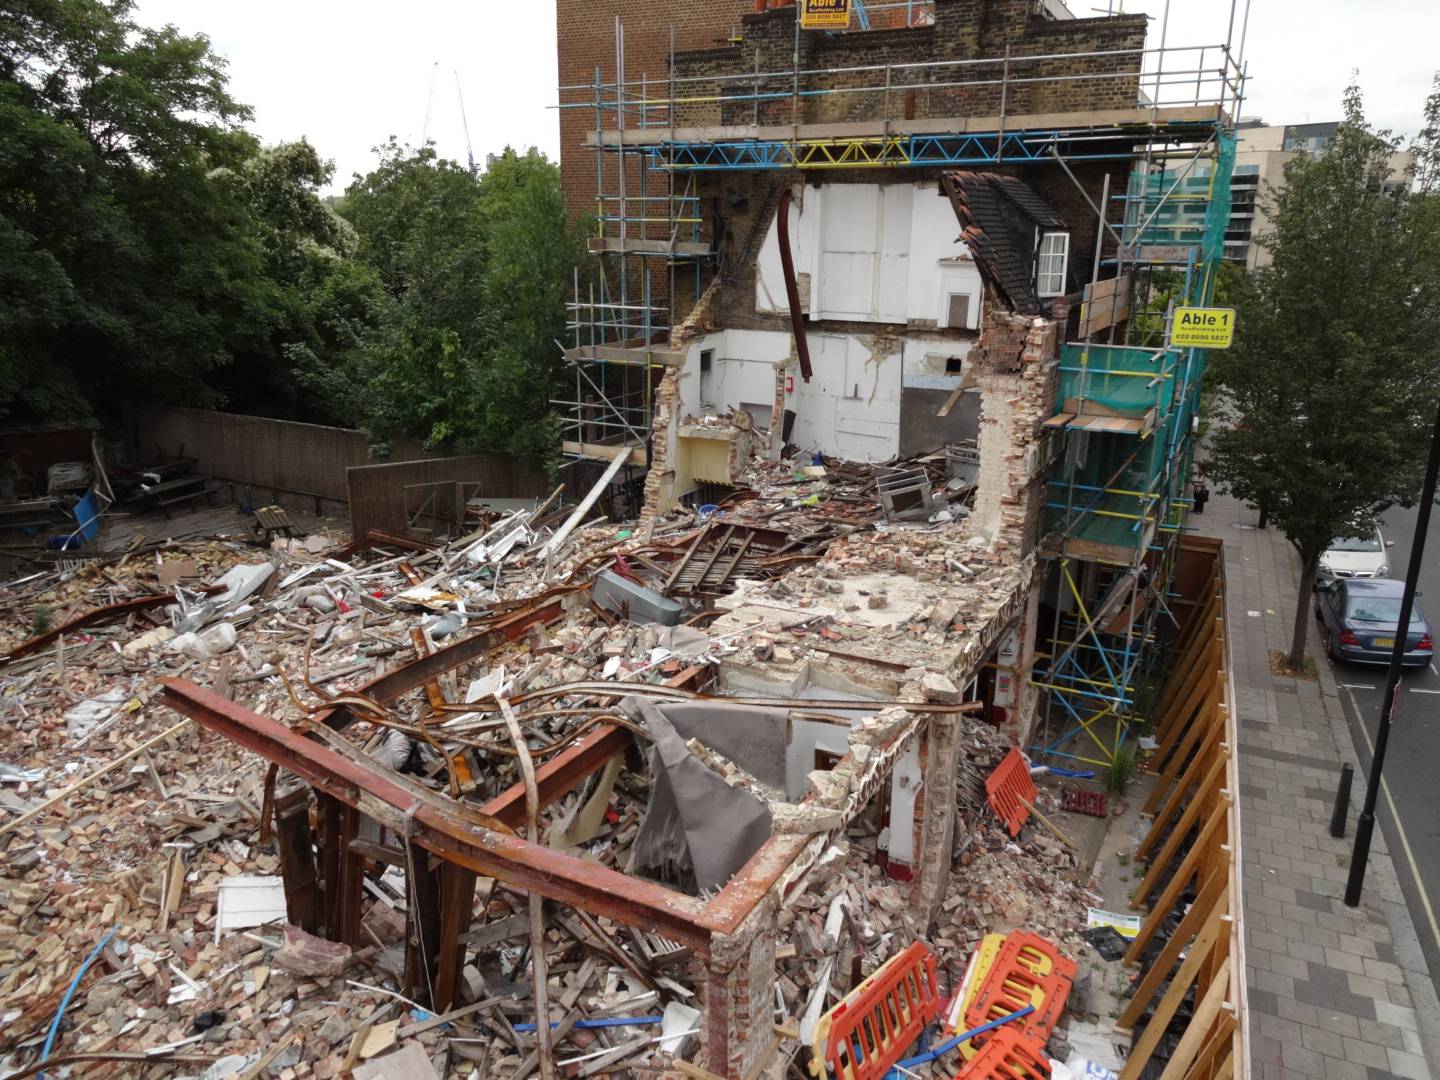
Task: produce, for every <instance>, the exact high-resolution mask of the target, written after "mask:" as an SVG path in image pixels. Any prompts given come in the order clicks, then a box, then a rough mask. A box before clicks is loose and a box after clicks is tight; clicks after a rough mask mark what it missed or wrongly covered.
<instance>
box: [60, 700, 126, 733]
mask: <svg viewBox="0 0 1440 1080" xmlns="http://www.w3.org/2000/svg"><path fill="white" fill-rule="evenodd" d="M129 699H130V695H129V694H128V693H127V692H126V691H124V690H111V691H109V692H107V693H104V694H101V695H100V696H99V697H94V698H90V699H89V700H88V701H82V702H80V704H78V705H75V706H73V707H71V708H69V709H67V710H66V711H65V712H64V713H63V714H62V715H61V719H63V720H64V721H65V731H66V732H67V733H68V734H69V736H70V737H71V738H72V739H83V738H85V737H86V736H87V735H89V734H90V733H91V732H93V731H94V730H95V729H96V728H98V727H99V726H100V725H101V724H102V723H104V722H105V721H106V720H108V719H110V716H111V715H112V714H113V713H114V712H115V710H116V709H118V708H119V707H120V706H121V705H123V704H125V702H126V701H128V700H129Z"/></svg>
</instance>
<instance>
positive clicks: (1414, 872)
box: [1345, 688, 1440, 948]
mask: <svg viewBox="0 0 1440 1080" xmlns="http://www.w3.org/2000/svg"><path fill="white" fill-rule="evenodd" d="M1345 693H1346V694H1347V695H1348V696H1349V698H1350V707H1351V708H1353V709H1354V710H1355V719H1356V722H1357V723H1359V725H1360V734H1361V735H1363V736H1364V737H1365V746H1366V749H1368V750H1369V751H1370V762H1371V764H1372V765H1373V764H1374V762H1375V744H1374V743H1372V742H1371V741H1370V729H1369V728H1367V727H1366V726H1365V717H1364V716H1363V715H1362V714H1361V712H1360V705H1359V703H1358V702H1357V701H1356V700H1355V695H1354V693H1353V692H1351V691H1350V690H1349V689H1348V688H1347V689H1346V690H1345ZM1380 790H1381V791H1383V792H1384V793H1385V805H1387V806H1388V807H1390V817H1391V818H1393V819H1394V821H1395V831H1396V832H1398V833H1399V834H1400V846H1401V847H1403V848H1404V849H1405V861H1406V862H1408V863H1409V864H1410V876H1411V877H1413V878H1414V879H1415V889H1416V891H1417V892H1419V893H1420V903H1421V904H1423V905H1424V906H1425V917H1426V918H1427V919H1429V920H1430V933H1431V934H1432V935H1433V936H1434V938H1435V946H1436V948H1440V923H1437V922H1436V921H1435V909H1434V908H1433V907H1431V906H1430V894H1429V893H1427V892H1426V891H1425V882H1424V880H1423V879H1422V878H1421V877H1420V867H1419V866H1417V865H1416V863H1415V853H1414V852H1413V851H1411V850H1410V841H1409V839H1407V838H1406V836H1405V823H1404V822H1402V821H1401V820H1400V811H1399V810H1398V809H1396V807H1395V800H1394V799H1393V798H1391V797H1390V785H1389V783H1387V782H1386V780H1385V777H1384V776H1381V777H1380Z"/></svg>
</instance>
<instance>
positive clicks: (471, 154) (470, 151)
mask: <svg viewBox="0 0 1440 1080" xmlns="http://www.w3.org/2000/svg"><path fill="white" fill-rule="evenodd" d="M452 70H454V71H455V96H456V97H458V98H459V99H460V123H461V124H462V125H463V126H464V128H465V154H466V156H467V157H468V158H469V159H470V175H471V176H474V175H475V147H473V146H471V145H470V121H469V120H467V119H466V118H465V91H464V90H462V89H461V88H460V71H459V69H458V68H457V69H452Z"/></svg>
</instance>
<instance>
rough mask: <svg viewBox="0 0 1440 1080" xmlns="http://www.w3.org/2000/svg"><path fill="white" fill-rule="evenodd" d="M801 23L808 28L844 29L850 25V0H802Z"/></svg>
mask: <svg viewBox="0 0 1440 1080" xmlns="http://www.w3.org/2000/svg"><path fill="white" fill-rule="evenodd" d="M801 2H802V3H803V4H804V6H803V7H802V8H801V9H800V25H801V27H802V28H804V29H806V30H844V29H845V28H846V27H847V26H849V25H850V0H801Z"/></svg>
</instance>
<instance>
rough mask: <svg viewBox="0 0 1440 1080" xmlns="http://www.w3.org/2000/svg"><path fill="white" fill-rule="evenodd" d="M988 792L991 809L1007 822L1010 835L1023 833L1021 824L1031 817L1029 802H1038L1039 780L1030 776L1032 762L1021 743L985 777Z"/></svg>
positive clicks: (1012, 748)
mask: <svg viewBox="0 0 1440 1080" xmlns="http://www.w3.org/2000/svg"><path fill="white" fill-rule="evenodd" d="M985 794H986V795H987V796H988V797H989V801H990V809H991V810H994V811H995V815H996V816H997V817H998V818H999V819H1000V820H1001V821H1003V822H1004V823H1005V827H1006V828H1007V829H1009V830H1010V835H1011V836H1019V835H1020V828H1021V826H1023V825H1024V824H1025V822H1026V821H1027V820H1028V819H1029V817H1030V811H1029V810H1028V809H1026V807H1025V803H1027V802H1028V803H1029V804H1030V805H1031V806H1034V805H1035V781H1034V780H1032V779H1031V778H1030V763H1029V762H1027V761H1026V760H1025V755H1024V754H1022V753H1020V751H1019V749H1018V748H1017V747H1013V746H1012V747H1011V748H1010V752H1009V753H1008V754H1006V755H1005V759H1004V760H1003V761H1001V762H1000V764H999V765H996V766H995V770H994V771H993V772H992V773H991V774H990V775H989V776H988V777H986V778H985ZM1022 800H1023V801H1022Z"/></svg>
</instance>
